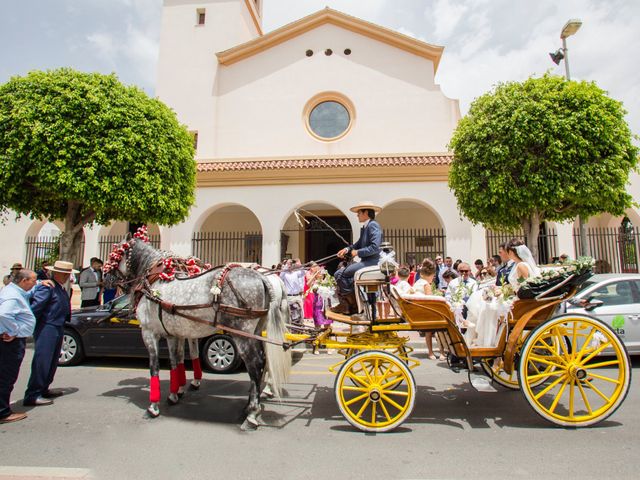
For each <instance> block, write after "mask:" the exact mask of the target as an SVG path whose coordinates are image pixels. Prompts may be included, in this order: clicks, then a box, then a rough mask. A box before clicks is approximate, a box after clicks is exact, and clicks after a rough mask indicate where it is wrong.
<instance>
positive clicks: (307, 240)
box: [280, 203, 352, 274]
mask: <svg viewBox="0 0 640 480" xmlns="http://www.w3.org/2000/svg"><path fill="white" fill-rule="evenodd" d="M299 208H300V209H301V210H300V211H299V217H300V218H299V219H298V217H296V215H295V213H292V214H291V215H289V217H288V218H287V220H286V221H285V223H284V226H283V227H282V230H281V231H280V258H281V259H285V258H299V259H300V260H301V261H302V263H306V262H309V261H311V260H320V259H324V258H326V257H328V256H330V255H333V254H335V253H336V252H337V251H338V250H340V249H341V248H343V247H345V246H346V245H345V242H346V243H347V244H350V243H351V242H352V230H351V223H350V222H349V219H348V218H347V217H346V216H345V215H344V213H343V212H342V211H340V210H339V209H337V208H336V207H334V206H332V205H330V204H328V203H309V204H306V205H303V206H301V207H299ZM338 235H340V236H341V237H342V238H343V239H344V241H343V240H342V239H340V237H339V236H338ZM338 263H339V260H338V259H332V260H329V261H325V262H322V264H323V265H324V266H325V268H326V269H327V271H328V272H329V273H331V274H333V273H334V272H335V270H336V268H337V266H338Z"/></svg>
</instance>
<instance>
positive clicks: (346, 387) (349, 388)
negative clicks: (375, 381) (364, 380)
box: [342, 385, 368, 392]
mask: <svg viewBox="0 0 640 480" xmlns="http://www.w3.org/2000/svg"><path fill="white" fill-rule="evenodd" d="M342 389H343V390H346V391H349V392H366V391H368V389H367V388H365V387H352V386H350V385H344V386H343V387H342Z"/></svg>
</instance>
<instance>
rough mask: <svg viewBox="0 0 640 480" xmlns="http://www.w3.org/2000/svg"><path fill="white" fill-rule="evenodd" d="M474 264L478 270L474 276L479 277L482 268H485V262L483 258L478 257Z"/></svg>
mask: <svg viewBox="0 0 640 480" xmlns="http://www.w3.org/2000/svg"><path fill="white" fill-rule="evenodd" d="M473 264H474V265H475V267H476V271H475V273H474V274H473V276H474V278H478V277H479V276H481V274H482V269H483V268H484V262H483V261H482V259H480V258H478V259H476V261H475V262H473Z"/></svg>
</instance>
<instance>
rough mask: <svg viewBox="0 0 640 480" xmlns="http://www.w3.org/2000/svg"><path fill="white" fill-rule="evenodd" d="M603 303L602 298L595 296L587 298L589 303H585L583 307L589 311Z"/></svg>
mask: <svg viewBox="0 0 640 480" xmlns="http://www.w3.org/2000/svg"><path fill="white" fill-rule="evenodd" d="M602 305H604V302H603V301H602V300H598V299H597V298H593V299H589V303H587V304H586V305H585V307H584V309H585V310H587V311H588V312H590V311H591V310H595V309H596V308H598V307H601V306H602Z"/></svg>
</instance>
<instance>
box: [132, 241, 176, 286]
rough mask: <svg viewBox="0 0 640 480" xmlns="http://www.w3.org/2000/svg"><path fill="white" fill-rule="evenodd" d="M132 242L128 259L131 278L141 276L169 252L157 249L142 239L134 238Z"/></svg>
mask: <svg viewBox="0 0 640 480" xmlns="http://www.w3.org/2000/svg"><path fill="white" fill-rule="evenodd" d="M131 243H132V245H131V248H130V249H129V257H128V259H127V273H128V276H129V277H131V278H137V277H141V276H142V275H143V274H144V273H145V272H146V271H147V270H148V269H149V268H151V267H152V266H153V265H155V264H156V263H157V262H158V260H160V259H161V258H165V257H166V256H167V252H164V251H162V250H157V249H155V248H154V247H152V246H151V245H150V244H148V243H147V242H143V241H142V240H134V241H133V242H131Z"/></svg>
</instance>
